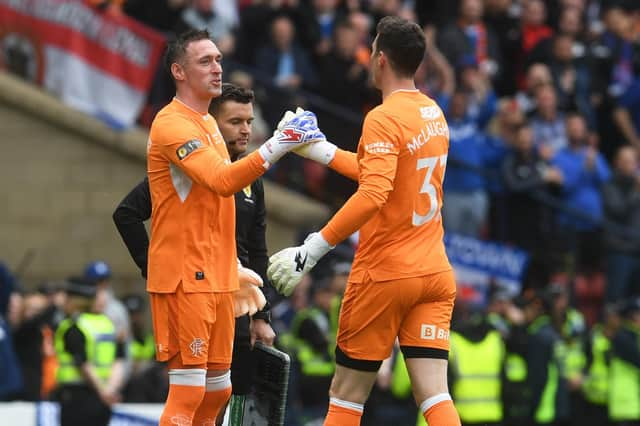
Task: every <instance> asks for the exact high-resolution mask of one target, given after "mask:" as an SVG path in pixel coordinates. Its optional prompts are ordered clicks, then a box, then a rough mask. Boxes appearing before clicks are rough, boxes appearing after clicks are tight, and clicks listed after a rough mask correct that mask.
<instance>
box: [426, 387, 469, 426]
mask: <svg viewBox="0 0 640 426" xmlns="http://www.w3.org/2000/svg"><path fill="white" fill-rule="evenodd" d="M420 410H421V411H422V415H423V416H424V418H425V420H426V421H427V423H429V426H461V423H460V417H459V416H458V412H457V411H456V407H454V405H453V401H452V400H451V396H450V395H449V394H448V393H440V394H438V395H436V396H432V397H431V398H429V399H426V400H425V401H423V402H422V404H420Z"/></svg>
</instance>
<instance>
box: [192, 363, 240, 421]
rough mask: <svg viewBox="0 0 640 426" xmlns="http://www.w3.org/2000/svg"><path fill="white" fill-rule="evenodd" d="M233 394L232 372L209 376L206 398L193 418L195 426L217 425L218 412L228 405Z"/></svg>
mask: <svg viewBox="0 0 640 426" xmlns="http://www.w3.org/2000/svg"><path fill="white" fill-rule="evenodd" d="M230 396H231V372H228V371H227V373H225V374H223V375H222V376H216V377H207V387H206V392H205V394H204V398H203V399H202V402H201V403H200V406H199V407H198V410H197V411H196V414H195V416H194V418H193V426H215V424H216V417H218V412H219V411H220V410H221V409H222V408H223V407H224V406H226V405H227V401H229V397H230Z"/></svg>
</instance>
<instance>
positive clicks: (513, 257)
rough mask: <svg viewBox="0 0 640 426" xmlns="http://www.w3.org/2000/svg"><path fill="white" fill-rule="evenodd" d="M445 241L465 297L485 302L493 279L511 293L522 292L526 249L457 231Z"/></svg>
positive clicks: (450, 234)
mask: <svg viewBox="0 0 640 426" xmlns="http://www.w3.org/2000/svg"><path fill="white" fill-rule="evenodd" d="M444 242H445V246H446V250H447V256H448V257H449V261H450V262H451V265H452V266H453V269H454V270H455V274H456V282H457V283H458V294H459V295H460V296H461V297H464V298H466V299H467V300H468V301H470V302H474V303H480V304H484V303H485V302H486V296H487V293H488V290H489V286H490V284H491V283H492V282H494V283H496V284H498V285H499V286H500V288H501V289H504V290H506V291H508V292H509V294H511V295H516V294H518V293H519V292H520V288H521V284H522V282H521V280H522V278H523V274H524V271H525V267H526V265H527V261H528V255H527V253H526V252H524V251H523V250H519V249H516V248H513V247H508V246H505V245H502V244H498V243H494V242H489V241H481V240H479V239H477V238H472V237H466V236H463V235H458V234H453V233H447V234H446V235H445V239H444Z"/></svg>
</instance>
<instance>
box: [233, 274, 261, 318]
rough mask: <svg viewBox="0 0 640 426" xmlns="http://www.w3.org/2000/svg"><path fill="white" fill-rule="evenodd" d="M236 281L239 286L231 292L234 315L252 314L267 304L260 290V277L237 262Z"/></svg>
mask: <svg viewBox="0 0 640 426" xmlns="http://www.w3.org/2000/svg"><path fill="white" fill-rule="evenodd" d="M238 283H239V285H240V288H239V289H238V290H236V291H235V292H234V293H233V310H234V314H235V316H236V317H241V316H243V315H247V314H249V315H253V314H255V313H256V312H258V311H259V310H260V309H262V308H264V305H266V304H267V299H265V297H264V294H263V293H262V290H260V287H262V278H260V275H258V274H256V273H255V272H254V271H252V270H251V269H249V268H245V267H244V266H242V265H241V264H240V262H238Z"/></svg>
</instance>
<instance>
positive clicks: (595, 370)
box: [582, 325, 611, 405]
mask: <svg viewBox="0 0 640 426" xmlns="http://www.w3.org/2000/svg"><path fill="white" fill-rule="evenodd" d="M610 350H611V341H610V340H609V339H608V338H607V336H605V335H604V332H603V330H602V326H601V325H596V326H595V327H594V328H593V331H592V334H591V359H592V361H591V365H590V366H589V369H588V371H587V374H586V377H585V379H584V382H583V383H582V392H583V393H584V396H585V398H586V399H587V401H589V402H591V403H592V404H597V405H606V404H607V400H608V394H609V361H608V359H607V358H608V356H609V352H610Z"/></svg>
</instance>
